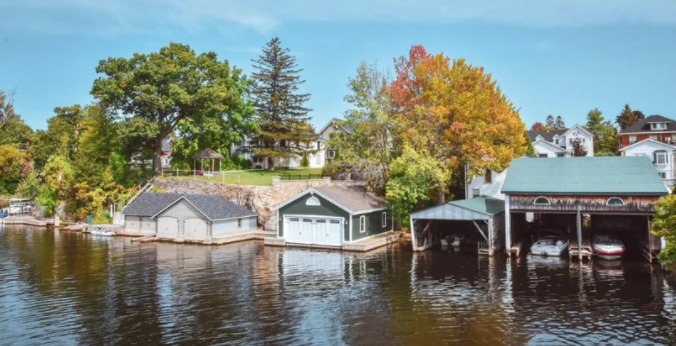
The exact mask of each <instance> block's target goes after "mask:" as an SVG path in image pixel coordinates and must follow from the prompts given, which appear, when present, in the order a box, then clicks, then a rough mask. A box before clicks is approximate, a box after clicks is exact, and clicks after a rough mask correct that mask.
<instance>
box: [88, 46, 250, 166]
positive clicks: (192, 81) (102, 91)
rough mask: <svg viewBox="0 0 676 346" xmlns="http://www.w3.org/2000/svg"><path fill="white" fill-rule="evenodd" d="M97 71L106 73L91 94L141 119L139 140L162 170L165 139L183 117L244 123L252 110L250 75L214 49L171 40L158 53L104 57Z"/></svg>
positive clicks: (107, 104)
mask: <svg viewBox="0 0 676 346" xmlns="http://www.w3.org/2000/svg"><path fill="white" fill-rule="evenodd" d="M96 72H97V73H99V74H101V75H102V77H100V78H98V79H96V80H95V81H94V85H93V87H92V95H93V96H94V97H96V98H97V99H99V100H100V102H101V104H102V105H103V106H104V107H106V108H108V109H109V110H111V111H113V112H116V113H121V114H123V115H124V116H126V117H132V118H136V119H138V120H140V121H137V122H136V123H135V124H134V125H137V128H136V130H137V131H136V133H137V134H138V133H139V132H142V133H143V134H144V135H145V136H144V137H142V138H139V137H135V138H136V139H137V140H138V141H139V142H144V143H147V144H150V145H151V146H150V148H151V150H152V151H153V152H154V165H153V167H154V170H155V172H158V173H159V172H160V171H161V169H162V162H161V156H162V140H163V139H164V138H166V137H167V136H168V135H169V134H170V133H172V132H173V131H174V128H175V127H176V125H177V124H178V123H179V122H180V121H181V120H184V119H192V120H196V121H198V122H199V121H204V120H205V119H208V118H223V119H237V120H242V121H243V120H244V119H245V118H246V117H247V116H249V115H250V114H251V112H250V105H249V103H248V102H247V101H246V100H245V98H244V94H245V92H246V89H247V85H248V82H247V80H246V78H244V77H243V76H242V74H241V71H240V70H239V69H236V68H231V67H230V65H229V64H228V62H227V61H219V60H218V57H217V55H216V53H213V52H207V53H202V54H199V55H198V54H196V53H195V52H194V51H193V50H192V49H191V48H190V47H189V46H187V45H182V44H178V43H171V44H169V46H167V47H162V48H161V49H160V51H159V52H154V53H150V54H138V53H137V54H134V56H132V57H131V58H128V59H126V58H108V59H107V60H102V61H101V62H99V65H98V67H97V68H96ZM138 125H141V126H143V130H142V131H138V130H140V129H139V128H138ZM227 130H228V131H234V132H238V130H239V129H236V128H229V129H227ZM137 148H139V147H137Z"/></svg>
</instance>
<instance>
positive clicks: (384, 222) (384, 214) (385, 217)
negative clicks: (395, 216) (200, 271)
mask: <svg viewBox="0 0 676 346" xmlns="http://www.w3.org/2000/svg"><path fill="white" fill-rule="evenodd" d="M381 219H382V220H381V223H382V225H383V227H387V212H383V214H382V215H381Z"/></svg>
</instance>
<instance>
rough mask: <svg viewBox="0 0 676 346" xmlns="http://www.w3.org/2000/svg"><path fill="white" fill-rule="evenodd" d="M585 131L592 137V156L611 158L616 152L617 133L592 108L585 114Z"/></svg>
mask: <svg viewBox="0 0 676 346" xmlns="http://www.w3.org/2000/svg"><path fill="white" fill-rule="evenodd" d="M585 127H586V128H587V130H588V131H589V132H591V133H592V135H593V136H594V155H595V156H613V155H615V153H616V152H617V149H618V142H617V131H616V130H615V127H614V126H613V124H612V123H611V122H610V121H606V120H605V119H604V118H603V113H601V111H600V110H599V109H598V108H594V109H592V110H590V111H589V113H587V124H586V125H585Z"/></svg>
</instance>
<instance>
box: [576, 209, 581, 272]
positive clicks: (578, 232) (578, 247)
mask: <svg viewBox="0 0 676 346" xmlns="http://www.w3.org/2000/svg"><path fill="white" fill-rule="evenodd" d="M576 221H577V222H576V223H577V259H578V260H579V261H580V262H582V216H581V214H580V206H578V207H577V216H576Z"/></svg>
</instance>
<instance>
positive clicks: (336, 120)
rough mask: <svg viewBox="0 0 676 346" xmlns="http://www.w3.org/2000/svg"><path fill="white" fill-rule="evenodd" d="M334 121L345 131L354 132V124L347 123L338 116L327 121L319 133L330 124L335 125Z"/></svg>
mask: <svg viewBox="0 0 676 346" xmlns="http://www.w3.org/2000/svg"><path fill="white" fill-rule="evenodd" d="M334 123H336V124H335V126H337V127H339V128H340V129H342V130H343V131H345V133H352V130H353V128H352V126H347V125H345V120H341V119H338V118H333V119H331V120H329V122H328V123H326V125H324V127H322V129H321V130H320V131H319V132H318V133H319V134H321V133H322V132H324V131H325V130H326V129H327V128H329V126H331V125H333V124H334Z"/></svg>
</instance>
